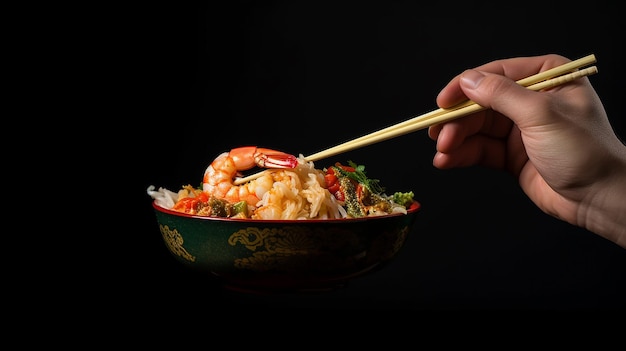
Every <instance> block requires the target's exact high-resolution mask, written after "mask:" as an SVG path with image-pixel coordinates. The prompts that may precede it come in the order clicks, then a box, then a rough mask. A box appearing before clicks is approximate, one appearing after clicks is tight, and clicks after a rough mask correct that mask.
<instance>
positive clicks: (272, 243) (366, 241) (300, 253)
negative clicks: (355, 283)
mask: <svg viewBox="0 0 626 351" xmlns="http://www.w3.org/2000/svg"><path fill="white" fill-rule="evenodd" d="M153 208H154V211H155V213H156V219H157V223H158V227H159V230H160V232H161V235H162V237H163V240H164V242H165V245H166V246H167V249H168V250H169V251H170V252H171V253H172V254H173V255H174V257H175V258H176V259H177V260H178V261H180V262H181V263H182V264H184V265H186V266H188V267H189V268H191V269H195V270H199V271H202V272H206V273H207V274H208V275H210V276H211V277H213V278H215V279H218V280H220V281H221V282H222V283H223V286H224V287H226V288H229V289H233V290H237V291H243V292H296V291H297V292H303V291H324V290H332V289H336V288H338V287H341V286H344V285H345V284H346V283H347V282H348V281H349V280H351V279H353V278H356V277H359V276H362V275H364V274H366V273H368V272H371V271H373V270H375V269H379V268H381V267H383V266H384V265H385V263H387V262H389V261H390V260H392V259H393V258H394V256H396V254H397V253H398V252H399V251H400V249H401V248H402V247H403V245H404V243H405V241H406V240H407V236H408V234H409V232H410V231H411V228H412V226H413V224H414V223H415V221H416V218H417V215H418V213H419V210H420V204H419V202H414V203H413V205H412V206H411V207H410V208H409V210H408V212H407V214H393V215H386V216H379V217H368V218H358V219H333V220H300V221H294V220H289V221H287V220H284V221H281V220H271V221H270V220H250V219H226V218H216V217H202V216H194V215H188V214H184V213H180V212H175V211H171V210H168V209H165V208H163V207H161V206H159V205H157V204H156V203H155V202H153Z"/></svg>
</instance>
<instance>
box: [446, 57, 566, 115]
mask: <svg viewBox="0 0 626 351" xmlns="http://www.w3.org/2000/svg"><path fill="white" fill-rule="evenodd" d="M570 61H571V60H569V59H567V58H565V57H563V56H559V55H554V54H550V55H543V56H534V57H516V58H511V59H503V60H496V61H492V62H489V63H486V64H484V65H481V66H478V67H476V68H475V70H478V71H481V72H485V73H493V74H497V75H501V76H505V77H508V78H509V79H511V80H513V81H517V80H520V79H522V78H526V77H529V76H531V75H533V74H536V73H539V72H543V71H546V70H548V69H550V68H553V67H556V66H559V65H562V64H564V63H567V62H570ZM461 76H462V74H459V75H458V76H456V77H454V78H453V79H452V80H450V82H449V83H448V84H447V85H446V86H445V87H444V88H443V89H442V90H441V91H440V92H439V95H438V96H437V105H438V106H439V107H441V108H448V107H451V106H453V105H456V104H458V103H460V102H462V101H464V100H466V99H468V97H467V96H466V94H465V92H464V91H463V90H462V89H461V86H460V85H459V81H460V79H461ZM470 100H472V99H471V98H470Z"/></svg>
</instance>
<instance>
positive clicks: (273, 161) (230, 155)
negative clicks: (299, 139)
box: [202, 146, 298, 206]
mask: <svg viewBox="0 0 626 351" xmlns="http://www.w3.org/2000/svg"><path fill="white" fill-rule="evenodd" d="M297 165H298V159H297V158H296V157H295V156H293V155H290V154H287V153H284V152H281V151H276V150H272V149H265V148H258V147H256V146H244V147H239V148H235V149H232V150H230V151H228V152H224V153H222V154H220V155H219V156H217V158H216V159H215V160H213V162H211V164H210V165H209V167H207V169H206V171H205V172H204V177H203V179H202V189H203V190H204V192H205V193H206V194H207V195H208V196H215V197H217V198H220V199H224V200H226V201H228V202H231V203H236V202H239V201H246V202H247V203H248V205H251V206H255V205H256V204H257V203H258V202H259V201H260V199H261V198H262V197H263V195H264V194H265V193H266V192H267V191H268V190H269V189H271V187H272V184H273V183H274V180H273V179H272V177H271V175H270V174H265V175H263V176H261V177H259V178H256V179H254V180H251V181H250V182H247V183H245V184H241V185H235V184H234V179H235V177H237V176H240V175H241V171H245V170H248V169H251V168H253V167H254V166H258V167H263V168H295V167H296V166H297Z"/></svg>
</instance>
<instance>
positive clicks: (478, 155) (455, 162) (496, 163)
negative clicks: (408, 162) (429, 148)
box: [433, 134, 506, 169]
mask: <svg viewBox="0 0 626 351" xmlns="http://www.w3.org/2000/svg"><path fill="white" fill-rule="evenodd" d="M505 144H506V141H505V140H502V139H493V138H488V137H486V136H484V135H480V134H478V135H474V136H472V137H469V138H468V139H466V140H465V141H464V143H463V147H459V148H455V149H453V150H452V151H450V152H446V153H444V152H440V151H438V152H437V153H436V154H435V156H434V158H433V165H434V166H435V167H437V168H439V169H449V168H456V167H468V166H472V165H481V166H485V167H491V168H499V169H501V168H504V167H505V166H506V164H505V156H506V155H505V150H506V145H505Z"/></svg>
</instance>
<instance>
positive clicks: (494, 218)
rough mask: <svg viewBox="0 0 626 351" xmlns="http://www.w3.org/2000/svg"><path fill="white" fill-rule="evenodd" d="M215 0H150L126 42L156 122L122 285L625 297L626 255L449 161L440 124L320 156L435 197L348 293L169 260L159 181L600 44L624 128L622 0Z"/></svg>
mask: <svg viewBox="0 0 626 351" xmlns="http://www.w3.org/2000/svg"><path fill="white" fill-rule="evenodd" d="M212 3H213V4H211V5H209V4H201V5H194V6H190V5H181V4H177V5H172V4H168V6H167V7H165V6H164V7H157V6H152V7H149V6H147V7H145V8H141V9H139V10H138V11H137V12H138V13H137V14H136V15H137V17H135V18H134V25H133V28H132V30H131V31H129V32H128V35H127V38H126V40H124V42H125V44H127V45H128V46H127V47H125V49H127V50H129V51H128V57H126V59H127V60H128V62H129V64H130V67H127V68H128V69H129V71H130V72H131V73H130V74H129V75H128V76H127V77H126V78H127V81H126V82H125V83H124V85H125V86H124V87H123V88H124V91H126V89H127V91H128V95H127V96H125V98H127V99H128V100H129V101H130V102H131V103H132V105H131V107H130V110H129V112H130V113H131V114H132V115H133V116H134V117H131V118H138V119H139V120H141V121H142V122H141V125H140V127H139V128H137V130H136V131H134V132H135V133H134V136H135V137H134V138H133V141H132V143H131V144H132V146H130V145H129V146H128V149H127V150H125V151H124V156H128V157H129V158H130V159H131V160H132V161H131V162H130V163H131V165H130V166H125V167H127V168H126V169H125V172H120V177H122V178H123V179H128V177H130V183H127V182H125V184H124V189H126V190H125V191H124V195H123V197H124V198H127V197H130V201H131V203H132V206H130V207H129V208H127V209H126V210H128V212H129V214H130V215H129V221H131V223H132V224H133V226H132V230H131V231H129V232H128V233H123V235H124V236H125V237H124V238H120V239H119V240H120V244H119V245H117V246H116V249H117V250H121V251H122V252H121V255H120V256H119V257H120V259H119V262H122V263H123V264H122V266H123V272H124V274H122V275H118V276H116V278H115V279H117V280H119V282H118V284H119V285H118V288H117V289H113V290H116V291H117V292H118V293H120V294H122V295H124V296H131V297H132V298H133V299H134V300H135V301H134V302H135V303H137V304H141V303H146V301H153V300H150V298H151V299H155V298H156V299H157V300H158V299H163V301H168V302H167V303H169V304H172V305H177V304H180V305H182V306H185V308H187V309H207V310H219V309H226V310H232V309H237V308H242V309H266V308H267V309H281V308H284V309H324V310H327V309H372V310H374V309H377V310H386V309H416V310H418V309H419V310H454V309H612V308H624V306H625V301H626V299H625V298H624V296H626V250H624V249H622V248H620V247H618V246H617V245H615V244H613V243H611V242H609V241H607V240H605V239H602V238H600V237H598V236H596V235H594V234H592V233H589V232H587V231H585V230H582V229H579V228H575V227H573V226H571V225H569V224H566V223H563V222H560V221H558V220H556V219H554V218H552V217H549V216H548V215H546V214H544V213H542V212H541V211H540V210H538V209H537V208H536V207H535V206H534V205H533V204H532V203H531V202H530V201H529V200H528V199H527V198H526V197H525V195H524V194H523V193H522V192H521V190H520V189H519V187H518V185H517V183H516V180H515V179H512V178H511V177H510V176H509V175H508V174H505V173H502V172H498V171H493V170H486V169H482V168H476V167H474V168H468V169H458V170H447V171H441V170H437V169H435V168H434V167H433V166H432V163H431V162H432V157H433V155H434V148H435V145H434V142H433V141H432V140H430V139H429V138H428V136H427V134H426V131H425V130H423V131H418V132H415V133H412V134H409V135H405V136H402V137H398V138H395V139H393V140H389V141H384V142H381V143H378V144H375V145H371V146H368V147H364V148H362V149H359V150H355V151H352V152H348V153H345V154H342V155H338V156H336V157H333V158H329V159H327V160H325V161H318V162H316V166H318V168H320V167H323V166H324V164H325V162H328V164H331V163H333V162H335V161H346V160H354V161H356V162H357V163H360V164H365V165H366V170H367V173H368V175H370V177H373V178H378V179H381V181H382V184H383V185H384V186H385V187H386V188H387V189H389V190H393V191H395V190H402V191H404V190H413V191H414V193H415V195H416V196H415V197H416V199H417V200H418V201H420V202H421V203H422V211H421V214H420V216H419V218H418V221H417V224H416V225H415V228H414V230H413V231H412V232H411V233H410V235H409V238H408V240H407V243H406V245H405V246H404V247H403V249H402V250H401V252H400V254H399V255H398V257H397V259H396V260H394V261H392V262H391V263H390V264H389V265H388V266H386V267H385V268H384V269H383V270H380V271H377V272H375V273H373V274H371V275H368V276H365V277H362V278H358V279H356V280H354V281H352V282H351V283H350V284H349V285H348V286H346V287H344V288H342V289H339V290H337V291H333V292H327V293H321V294H308V295H277V296H256V295H245V294H235V293H230V292H228V291H223V290H222V289H220V287H219V286H216V285H215V284H214V283H213V282H212V281H211V280H210V279H208V277H205V276H202V275H200V274H197V273H195V272H191V271H189V270H188V269H187V268H186V267H184V266H182V265H181V264H180V263H178V262H177V261H175V260H174V258H173V257H172V256H171V255H170V254H169V252H168V251H167V249H166V246H165V244H164V243H163V241H162V239H161V236H160V233H159V230H158V226H157V224H156V219H155V217H154V213H153V212H152V208H151V199H150V198H149V196H148V195H147V194H146V188H147V187H148V186H149V185H155V186H157V187H160V186H162V187H166V188H169V189H177V188H178V187H179V186H181V185H183V184H188V183H194V182H196V181H198V182H199V181H200V179H201V176H202V173H203V172H204V169H205V168H206V166H207V165H208V163H209V162H210V161H211V160H212V159H213V158H214V157H215V156H217V154H219V153H221V152H222V151H225V150H228V149H230V148H233V147H236V146H240V145H258V146H264V147H271V148H275V149H280V150H284V151H288V152H291V153H294V154H298V153H302V154H304V155H307V154H312V153H314V152H317V151H320V150H323V149H325V148H327V147H329V146H332V145H334V144H338V143H340V142H342V141H345V140H349V139H352V138H354V137H357V136H360V135H363V134H365V133H368V132H371V131H375V130H377V129H380V128H382V127H386V126H388V125H391V124H393V123H396V122H399V121H402V120H405V119H408V118H410V117H413V116H416V115H419V114H422V113H425V112H429V111H431V110H434V109H436V108H437V106H436V105H435V97H436V95H437V93H438V92H439V90H440V89H441V88H442V87H443V86H444V85H445V84H446V83H447V82H448V81H449V80H450V79H451V78H452V77H453V76H454V75H456V74H458V73H460V72H461V71H462V70H463V69H465V68H470V67H474V66H477V65H480V64H483V63H486V62H489V61H492V60H495V59H500V58H506V57H514V56H532V55H540V54H546V53H558V54H562V55H564V56H567V57H569V58H571V59H577V58H580V57H583V56H586V55H588V54H592V53H593V54H595V55H596V57H597V59H598V62H597V66H598V68H599V73H598V74H597V75H594V76H592V77H590V80H591V81H592V83H593V85H594V86H595V87H596V89H597V91H598V92H599V94H600V96H601V98H602V100H603V102H604V103H605V106H606V109H607V112H608V113H609V117H610V119H611V121H612V123H613V125H614V127H615V130H616V132H617V133H618V135H620V136H621V137H622V138H624V137H625V136H626V126H625V122H624V118H623V117H624V115H625V114H626V113H625V111H624V104H623V103H622V100H623V98H622V95H623V91H622V90H623V89H622V84H621V82H622V81H623V77H622V75H621V72H620V70H621V68H620V63H621V62H623V57H622V56H621V52H622V51H623V49H624V42H625V41H624V39H625V38H624V35H623V34H622V33H623V30H622V29H621V27H622V23H621V19H620V18H619V17H618V16H619V11H616V9H614V8H610V7H601V6H597V5H594V4H590V5H588V7H586V8H573V7H572V6H571V5H569V4H568V5H566V6H561V7H559V6H555V7H554V8H553V9H551V10H548V9H545V8H543V7H542V6H541V4H540V3H539V4H533V3H529V2H519V3H518V2H516V3H510V4H508V5H504V3H503V5H500V6H496V7H493V6H489V7H488V6H487V5H480V4H475V3H469V2H468V3H465V4H457V5H454V6H452V5H451V4H443V3H442V4H429V5H428V4H427V5H425V4H423V3H422V2H417V1H381V2H367V3H366V4H367V5H363V3H359V2H354V3H348V2H346V3H338V2H330V3H318V2H288V1H285V2H262V3H261V2H259V3H256V2H248V1H229V2H228V4H221V5H216V4H215V3H216V2H212ZM135 200H136V201H135ZM125 202H126V203H128V200H125ZM126 206H128V205H126ZM111 275H112V276H114V275H113V274H111ZM122 279H123V281H122Z"/></svg>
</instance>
